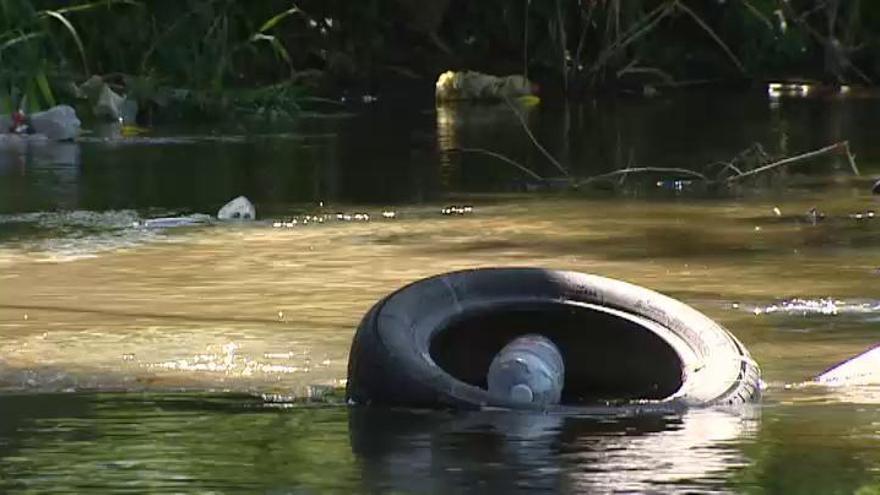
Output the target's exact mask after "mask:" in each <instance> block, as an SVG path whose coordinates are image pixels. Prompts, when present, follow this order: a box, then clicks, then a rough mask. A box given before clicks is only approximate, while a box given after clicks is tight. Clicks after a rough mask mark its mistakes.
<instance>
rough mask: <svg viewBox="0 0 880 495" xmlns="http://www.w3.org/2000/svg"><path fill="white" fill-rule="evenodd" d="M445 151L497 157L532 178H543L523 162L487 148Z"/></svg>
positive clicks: (541, 179)
mask: <svg viewBox="0 0 880 495" xmlns="http://www.w3.org/2000/svg"><path fill="white" fill-rule="evenodd" d="M447 151H450V152H453V153H454V152H458V153H478V154H481V155H486V156H491V157H493V158H497V159H498V160H501V161H503V162H505V163H507V164H509V165H513V166H514V167H516V168H518V169H520V170H521V171H523V172H525V173H526V174H528V175H529V176H531V177H532V178H535V179H537V180H540V181H543V180H544V178H543V177H541V176H540V175H538V174H536V173H535V172H534V171H533V170H532V169H530V168H528V167H526V166H525V165H523V164H521V163H519V162H517V161H516V160H514V159H513V158H510V157H507V156H504V155H502V154H501V153H496V152H494V151H489V150H487V149H483V148H451V149H449V150H447Z"/></svg>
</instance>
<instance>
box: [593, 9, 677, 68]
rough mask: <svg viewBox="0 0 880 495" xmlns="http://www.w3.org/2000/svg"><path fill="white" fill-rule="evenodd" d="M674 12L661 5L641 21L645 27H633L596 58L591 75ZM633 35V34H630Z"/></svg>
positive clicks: (637, 24)
mask: <svg viewBox="0 0 880 495" xmlns="http://www.w3.org/2000/svg"><path fill="white" fill-rule="evenodd" d="M671 11H672V8H670V4H667V3H663V4H661V5H659V6H658V7H657V8H655V9H654V10H652V11H651V12H649V13H648V14H646V15H645V17H643V18H642V19H640V20H639V23H642V22H644V25H642V26H639V23H636V24H635V25H634V26H633V27H631V28H630V29H628V30H627V31H626V32H625V33H624V34H623V35H622V36H620V37H619V38H618V39H617V41H615V42H614V43H612V44H611V46H609V47H608V48H605V49H604V50H603V51H602V53H600V54H599V56H598V57H596V62H595V63H594V64H593V66H592V67H590V73H591V74H595V73H596V72H598V71H599V70H600V69H602V67H604V65H605V64H606V63H607V62H608V60H609V59H610V58H611V57H612V56H613V55H614V54H615V53H617V52H618V51H619V50H623V49H624V48H626V46H627V45H629V44H630V43H632V42H634V41H636V40H637V39H639V38H641V37H642V36H644V35H645V34H647V33H648V32H650V31H651V30H652V29H654V27H655V26H656V25H657V24H658V23H659V22H660V21H661V20H663V18H664V17H666V16H667V15H669V13H670V12H671ZM629 33H632V34H629Z"/></svg>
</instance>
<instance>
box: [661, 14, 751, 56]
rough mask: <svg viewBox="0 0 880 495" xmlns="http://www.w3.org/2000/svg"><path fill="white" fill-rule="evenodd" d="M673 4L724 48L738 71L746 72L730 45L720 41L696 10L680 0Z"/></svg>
mask: <svg viewBox="0 0 880 495" xmlns="http://www.w3.org/2000/svg"><path fill="white" fill-rule="evenodd" d="M673 5H675V6H676V7H678V8H679V9H680V10H681V11H682V12H684V13H685V14H687V15H689V16H691V18H692V19H693V20H694V22H696V23H697V24H699V25H700V27H701V28H703V31H706V33H707V34H708V35H709V36H711V37H712V39H713V40H715V43H717V44H718V46H720V47H721V49H722V50H724V53H726V54H727V56H728V57H730V60H731V61H732V62H733V64H734V65H736V68H737V69H739V71H740V72H742V73H745V72H746V69H745V67H743V64H742V63H741V62H740V61H739V59H738V58H736V55H734V54H733V52H732V51H731V50H730V47H728V46H727V44H726V43H724V41H722V40H721V38H720V37H719V36H718V35H717V34H715V31H713V30H712V28H710V27H709V25H708V24H706V22H705V21H703V19H702V18H701V17H700V16H698V15H697V13H696V12H694V11H693V10H691V9H690V7H688V6H687V5H685V4H683V3H681V2H680V1H677V2H675V3H674V4H673Z"/></svg>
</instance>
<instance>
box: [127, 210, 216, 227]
mask: <svg viewBox="0 0 880 495" xmlns="http://www.w3.org/2000/svg"><path fill="white" fill-rule="evenodd" d="M210 221H211V217H210V215H204V214H198V213H197V214H195V215H188V216H183V217H160V218H150V219H147V220H144V221H143V222H140V223H138V224H137V226H138V227H145V228H148V229H166V228H171V227H188V226H192V225H203V224H207V223H208V222H210Z"/></svg>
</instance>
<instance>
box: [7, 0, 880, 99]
mask: <svg viewBox="0 0 880 495" xmlns="http://www.w3.org/2000/svg"><path fill="white" fill-rule="evenodd" d="M878 35H880V5H878V4H876V3H875V2H864V1H859V0H853V1H848V2H843V1H840V0H832V1H818V0H790V1H783V0H727V1H717V2H696V1H693V0H631V1H630V0H627V1H622V0H534V1H532V0H523V1H521V2H510V1H507V0H487V1H481V2H473V1H467V0H424V1H423V0H364V1H360V2H351V1H347V0H300V1H296V2H293V1H290V0H260V1H251V2H242V1H236V0H180V1H178V0H72V1H71V0H0V111H8V110H9V108H10V107H12V106H16V105H20V104H21V101H22V100H23V99H24V100H25V102H26V103H27V106H28V108H30V109H36V108H42V107H46V106H50V105H52V104H54V103H56V102H57V101H68V102H70V101H73V100H75V98H76V97H77V90H76V89H77V87H76V86H75V85H76V84H80V83H82V82H83V81H85V80H86V79H87V78H88V77H89V76H91V75H94V74H97V75H100V76H102V77H103V78H104V80H105V81H107V82H108V83H109V84H111V87H112V88H113V89H114V90H115V91H117V92H121V93H125V94H128V95H129V96H131V97H133V98H135V99H136V100H137V101H138V102H139V104H140V109H141V114H142V115H147V116H149V115H152V114H153V113H154V112H155V113H157V114H159V115H167V114H169V113H173V114H179V113H187V112H190V111H192V112H195V113H196V114H197V115H202V116H204V115H208V116H219V115H225V114H227V113H228V112H230V111H233V112H235V113H239V112H245V113H254V114H261V115H269V116H278V115H282V116H284V115H292V114H295V113H296V112H297V111H298V110H299V109H300V108H301V106H302V104H303V103H304V102H307V101H309V99H308V98H306V95H320V94H322V93H323V94H327V95H333V96H334V97H335V96H338V95H339V94H340V93H341V92H342V91H345V90H353V91H358V92H372V91H377V90H379V91H381V90H383V89H384V90H387V88H389V87H394V88H397V87H399V86H400V84H398V83H401V84H402V85H403V86H404V87H406V86H407V85H408V86H409V87H424V88H430V87H431V86H430V83H431V82H433V80H434V78H436V76H437V74H439V73H440V72H442V71H443V70H446V69H449V68H452V69H465V68H467V69H475V70H481V71H485V72H493V73H523V72H525V73H527V74H528V75H529V76H530V77H532V78H533V79H535V80H537V81H539V82H540V83H542V86H544V87H549V88H551V89H559V90H562V91H565V92H567V93H570V94H582V93H584V92H588V91H594V90H596V89H598V88H619V87H621V86H635V87H638V88H642V87H645V86H646V85H650V86H679V85H682V84H685V83H691V82H693V81H695V80H699V81H704V80H713V81H722V82H726V81H741V80H749V79H764V78H790V79H804V78H812V79H821V80H825V81H828V82H833V83H842V82H858V83H865V84H873V81H874V80H877V79H880V58H878V57H877V55H876V54H877V53H880V50H878V48H880V46H878V44H880V36H878Z"/></svg>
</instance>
